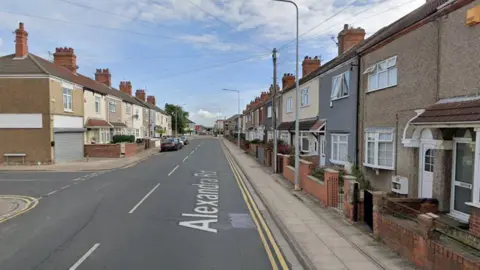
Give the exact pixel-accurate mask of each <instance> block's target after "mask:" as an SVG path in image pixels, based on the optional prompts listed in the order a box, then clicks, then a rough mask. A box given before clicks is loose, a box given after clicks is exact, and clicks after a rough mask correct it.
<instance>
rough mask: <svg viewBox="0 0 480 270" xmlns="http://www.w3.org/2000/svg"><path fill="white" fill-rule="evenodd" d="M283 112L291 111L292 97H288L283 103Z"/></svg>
mask: <svg viewBox="0 0 480 270" xmlns="http://www.w3.org/2000/svg"><path fill="white" fill-rule="evenodd" d="M285 112H287V113H291V112H292V97H288V98H287V100H286V104H285Z"/></svg>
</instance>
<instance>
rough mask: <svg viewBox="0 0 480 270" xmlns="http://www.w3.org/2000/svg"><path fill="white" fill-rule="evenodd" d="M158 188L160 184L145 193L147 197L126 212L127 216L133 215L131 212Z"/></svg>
mask: <svg viewBox="0 0 480 270" xmlns="http://www.w3.org/2000/svg"><path fill="white" fill-rule="evenodd" d="M158 186H160V183H158V184H157V185H156V186H155V187H153V188H152V190H150V191H149V192H148V193H147V195H145V197H143V198H142V199H141V200H140V201H139V202H138V203H137V204H136V205H135V206H134V207H133V208H132V210H130V212H128V213H129V214H131V213H133V211H135V209H137V208H138V207H139V206H140V204H142V203H143V201H145V200H146V199H147V198H148V196H150V194H152V193H153V192H154V191H155V189H157V188H158Z"/></svg>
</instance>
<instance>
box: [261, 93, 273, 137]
mask: <svg viewBox="0 0 480 270" xmlns="http://www.w3.org/2000/svg"><path fill="white" fill-rule="evenodd" d="M269 106H272V100H271V99H270V100H269V101H267V102H266V103H265V108H264V110H265V121H263V125H264V126H265V130H271V129H272V123H273V121H272V120H273V109H272V117H270V118H268V117H267V116H268V107H269Z"/></svg>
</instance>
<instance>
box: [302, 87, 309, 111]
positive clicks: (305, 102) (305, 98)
mask: <svg viewBox="0 0 480 270" xmlns="http://www.w3.org/2000/svg"><path fill="white" fill-rule="evenodd" d="M301 97H302V98H301V99H300V106H301V107H307V106H309V105H310V99H309V96H308V88H303V89H302V91H301Z"/></svg>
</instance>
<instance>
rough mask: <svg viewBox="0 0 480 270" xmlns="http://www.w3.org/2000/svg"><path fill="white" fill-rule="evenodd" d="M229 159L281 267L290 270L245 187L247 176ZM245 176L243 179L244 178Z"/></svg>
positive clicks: (231, 158)
mask: <svg viewBox="0 0 480 270" xmlns="http://www.w3.org/2000/svg"><path fill="white" fill-rule="evenodd" d="M227 159H229V160H230V161H229V162H230V166H231V167H232V169H233V170H234V174H235V175H236V177H238V178H237V183H239V184H241V186H242V187H241V189H242V188H243V190H245V194H246V195H247V197H248V199H249V200H250V203H251V205H252V206H253V210H254V211H255V213H256V215H257V216H258V219H259V220H260V223H261V225H262V227H263V229H264V230H265V232H266V234H267V237H268V240H269V242H270V244H271V245H272V247H273V249H274V251H275V254H276V255H277V258H278V260H279V262H280V265H281V266H282V268H283V269H288V266H287V263H286V261H285V258H284V257H283V254H282V253H281V251H280V248H279V247H278V245H277V243H276V241H275V238H273V236H272V233H271V232H270V229H269V228H268V226H267V224H266V222H265V220H264V219H263V216H262V214H261V213H260V211H259V210H258V207H257V204H256V203H255V201H254V200H253V198H252V195H251V194H250V191H249V190H248V188H247V186H246V185H245V183H244V180H243V179H244V177H245V175H244V174H243V172H242V171H241V170H240V169H239V168H238V165H237V164H236V163H235V161H234V160H233V157H232V156H231V154H230V155H229V157H227ZM242 176H243V177H242Z"/></svg>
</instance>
